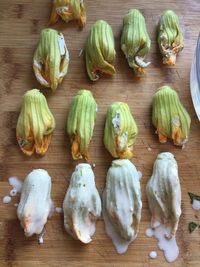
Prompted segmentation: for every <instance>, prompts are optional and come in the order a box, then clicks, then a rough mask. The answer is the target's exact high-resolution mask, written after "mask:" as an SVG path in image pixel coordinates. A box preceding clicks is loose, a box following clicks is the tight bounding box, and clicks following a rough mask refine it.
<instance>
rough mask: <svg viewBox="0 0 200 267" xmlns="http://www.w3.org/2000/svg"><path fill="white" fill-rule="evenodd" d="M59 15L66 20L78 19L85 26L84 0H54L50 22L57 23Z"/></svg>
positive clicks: (81, 25)
mask: <svg viewBox="0 0 200 267" xmlns="http://www.w3.org/2000/svg"><path fill="white" fill-rule="evenodd" d="M59 17H60V18H61V19H62V20H64V21H65V22H69V21H70V20H76V21H78V24H79V25H80V27H84V26H85V23H86V11H85V6H84V2H83V0H53V3H52V12H51V16H50V20H49V24H50V25H51V24H55V23H56V22H57V21H58V19H59Z"/></svg>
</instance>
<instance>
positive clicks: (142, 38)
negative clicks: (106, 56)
mask: <svg viewBox="0 0 200 267" xmlns="http://www.w3.org/2000/svg"><path fill="white" fill-rule="evenodd" d="M150 47H151V40H150V38H149V35H148V33H147V29H146V24H145V19H144V17H143V15H142V14H141V13H140V11H139V10H137V9H132V10H130V11H129V13H128V14H127V15H126V16H125V17H124V20H123V31H122V36H121V49H122V51H123V52H124V54H125V56H126V58H127V60H128V64H129V66H130V67H131V68H132V69H133V70H134V72H135V73H136V75H142V74H144V73H145V70H144V69H145V68H146V67H148V66H149V64H150V63H151V62H147V63H146V62H144V59H145V56H146V55H147V54H148V52H149V50H150Z"/></svg>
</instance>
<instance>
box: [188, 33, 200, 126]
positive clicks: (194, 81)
mask: <svg viewBox="0 0 200 267" xmlns="http://www.w3.org/2000/svg"><path fill="white" fill-rule="evenodd" d="M190 91H191V96H192V102H193V106H194V109H195V111H196V114H197V117H198V119H199V121H200V34H199V37H198V41H197V47H196V51H195V55H194V59H193V62H192V66H191V71H190Z"/></svg>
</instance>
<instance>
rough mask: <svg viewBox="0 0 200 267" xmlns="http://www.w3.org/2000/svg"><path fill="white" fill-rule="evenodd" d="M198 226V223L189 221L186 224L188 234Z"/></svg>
mask: <svg viewBox="0 0 200 267" xmlns="http://www.w3.org/2000/svg"><path fill="white" fill-rule="evenodd" d="M199 226H200V225H198V224H196V223H195V222H190V223H189V224H188V230H189V232H190V234H191V233H192V232H193V231H194V230H195V229H196V228H197V227H199Z"/></svg>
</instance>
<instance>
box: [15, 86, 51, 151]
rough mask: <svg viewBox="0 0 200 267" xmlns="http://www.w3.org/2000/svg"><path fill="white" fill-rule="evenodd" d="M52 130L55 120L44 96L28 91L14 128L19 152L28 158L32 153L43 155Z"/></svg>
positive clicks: (36, 91)
mask: <svg viewBox="0 0 200 267" xmlns="http://www.w3.org/2000/svg"><path fill="white" fill-rule="evenodd" d="M54 129H55V120H54V117H53V115H52V113H51V111H50V110H49V108H48V105H47V101H46V98H45V96H44V95H43V94H42V93H40V91H39V90H37V89H32V90H29V91H28V92H27V93H26V94H25V95H24V97H23V103H22V108H21V112H20V115H19V118H18V122H17V127H16V137H17V141H18V144H19V146H20V148H21V150H22V151H23V152H24V153H25V154H26V155H28V156H31V155H32V154H33V153H34V151H35V152H36V153H37V154H39V155H44V154H45V153H46V152H47V149H48V147H49V144H50V141H51V135H52V133H53V130H54Z"/></svg>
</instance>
